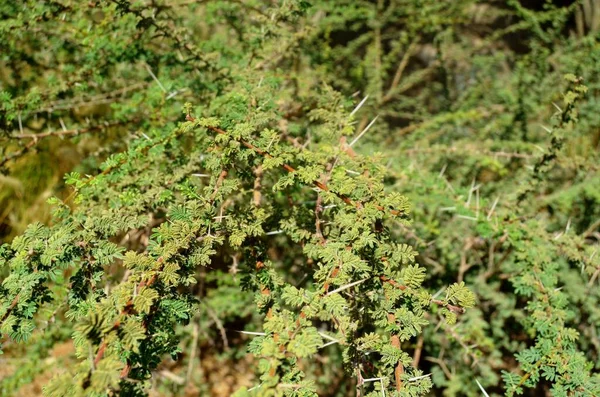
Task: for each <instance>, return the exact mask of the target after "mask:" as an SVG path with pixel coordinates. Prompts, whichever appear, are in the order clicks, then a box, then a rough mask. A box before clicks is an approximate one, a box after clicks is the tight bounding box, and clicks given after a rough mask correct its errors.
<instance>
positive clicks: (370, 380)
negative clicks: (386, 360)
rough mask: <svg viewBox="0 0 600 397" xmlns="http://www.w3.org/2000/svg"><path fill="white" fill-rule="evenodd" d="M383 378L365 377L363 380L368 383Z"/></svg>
mask: <svg viewBox="0 0 600 397" xmlns="http://www.w3.org/2000/svg"><path fill="white" fill-rule="evenodd" d="M380 380H383V378H367V379H363V382H365V383H367V382H377V381H380Z"/></svg>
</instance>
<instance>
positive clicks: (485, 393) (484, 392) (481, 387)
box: [475, 379, 490, 397]
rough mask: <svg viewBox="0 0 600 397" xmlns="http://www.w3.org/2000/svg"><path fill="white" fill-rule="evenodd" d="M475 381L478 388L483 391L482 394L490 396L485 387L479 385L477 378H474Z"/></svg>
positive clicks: (486, 396)
mask: <svg viewBox="0 0 600 397" xmlns="http://www.w3.org/2000/svg"><path fill="white" fill-rule="evenodd" d="M475 382H477V386H479V388H480V389H481V392H482V393H483V395H484V396H485V397H490V395H489V394H487V392H486V391H485V389H484V388H483V386H481V383H479V381H478V380H477V379H475Z"/></svg>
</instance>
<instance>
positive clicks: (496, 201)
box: [487, 196, 500, 221]
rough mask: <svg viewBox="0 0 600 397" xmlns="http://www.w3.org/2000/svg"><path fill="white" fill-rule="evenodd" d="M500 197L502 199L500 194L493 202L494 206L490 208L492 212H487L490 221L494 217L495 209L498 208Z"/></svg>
mask: <svg viewBox="0 0 600 397" xmlns="http://www.w3.org/2000/svg"><path fill="white" fill-rule="evenodd" d="M499 199H500V196H498V197H496V200H494V204H492V208H491V209H490V212H488V214H487V220H488V221H489V220H490V218H491V217H492V214H493V213H494V210H495V209H496V205H497V204H498V200H499Z"/></svg>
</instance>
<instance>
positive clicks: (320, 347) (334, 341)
mask: <svg viewBox="0 0 600 397" xmlns="http://www.w3.org/2000/svg"><path fill="white" fill-rule="evenodd" d="M336 343H340V342H339V341H337V340H332V341H331V342H327V343H325V344H324V345H321V346H319V349H323V348H325V347H327V346H331V345H335V344H336Z"/></svg>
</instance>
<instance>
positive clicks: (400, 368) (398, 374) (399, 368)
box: [387, 313, 404, 391]
mask: <svg viewBox="0 0 600 397" xmlns="http://www.w3.org/2000/svg"><path fill="white" fill-rule="evenodd" d="M387 317H388V322H390V323H395V322H396V316H394V315H393V314H391V313H388V315H387ZM391 344H392V346H394V347H395V348H397V349H399V350H401V349H402V347H401V345H400V338H399V337H398V335H395V334H394V335H392V338H391ZM403 374H404V365H403V364H402V361H398V364H397V365H396V368H395V369H394V377H395V379H396V390H397V391H400V390H402V375H403Z"/></svg>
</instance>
